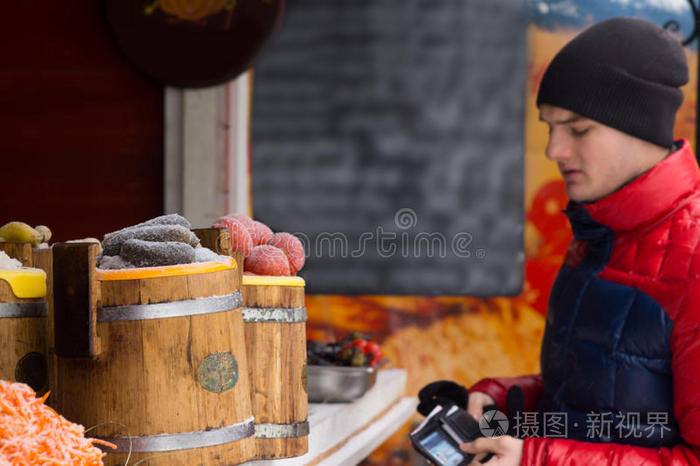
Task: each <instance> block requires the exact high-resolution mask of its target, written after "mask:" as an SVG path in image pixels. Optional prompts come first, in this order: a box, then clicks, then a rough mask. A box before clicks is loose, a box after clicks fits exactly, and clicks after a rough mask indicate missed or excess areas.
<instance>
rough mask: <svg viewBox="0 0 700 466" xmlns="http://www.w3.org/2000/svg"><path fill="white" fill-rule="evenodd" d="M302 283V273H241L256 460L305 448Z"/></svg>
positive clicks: (304, 450) (286, 454)
mask: <svg viewBox="0 0 700 466" xmlns="http://www.w3.org/2000/svg"><path fill="white" fill-rule="evenodd" d="M304 285H305V283H304V280H303V279H301V278H300V277H270V276H255V275H244V276H243V305H244V307H243V321H244V328H245V338H246V348H247V350H248V364H249V373H250V384H251V390H252V391H251V401H252V403H253V413H254V414H255V444H256V450H257V455H256V457H257V459H261V460H262V459H275V458H288V457H292V456H301V455H303V454H305V453H306V452H307V451H308V434H309V424H308V422H307V412H308V397H307V394H306V379H305V376H306V308H305V306H304V304H305V303H304Z"/></svg>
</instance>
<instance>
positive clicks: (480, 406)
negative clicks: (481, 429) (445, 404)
mask: <svg viewBox="0 0 700 466" xmlns="http://www.w3.org/2000/svg"><path fill="white" fill-rule="evenodd" d="M495 403H496V402H495V401H494V399H493V398H491V397H490V396H489V395H487V394H486V393H482V392H472V393H470V394H469V405H468V406H467V412H468V413H469V414H471V415H472V417H474V419H476V422H479V421H480V420H481V416H482V415H483V414H484V406H488V405H492V404H495Z"/></svg>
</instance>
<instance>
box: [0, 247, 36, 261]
mask: <svg viewBox="0 0 700 466" xmlns="http://www.w3.org/2000/svg"><path fill="white" fill-rule="evenodd" d="M0 251H5V254H7V255H8V256H10V257H12V258H13V259H17V260H18V261H20V262H21V263H22V267H33V266H34V265H33V262H32V245H31V244H30V243H6V242H4V241H0Z"/></svg>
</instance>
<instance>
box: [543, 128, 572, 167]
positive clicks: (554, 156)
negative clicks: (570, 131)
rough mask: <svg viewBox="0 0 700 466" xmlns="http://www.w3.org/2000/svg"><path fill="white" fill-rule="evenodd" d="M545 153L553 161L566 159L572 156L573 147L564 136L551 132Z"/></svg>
mask: <svg viewBox="0 0 700 466" xmlns="http://www.w3.org/2000/svg"><path fill="white" fill-rule="evenodd" d="M545 154H546V156H547V158H548V159H549V160H551V161H553V162H558V161H560V160H566V159H568V158H570V157H571V147H570V146H569V144H568V143H567V142H566V140H565V139H564V138H562V137H560V136H555V135H554V134H551V135H550V136H549V142H548V143H547V149H546V151H545Z"/></svg>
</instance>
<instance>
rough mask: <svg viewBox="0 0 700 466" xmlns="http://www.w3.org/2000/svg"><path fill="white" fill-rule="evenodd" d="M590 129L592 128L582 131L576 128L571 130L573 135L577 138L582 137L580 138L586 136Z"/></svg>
mask: <svg viewBox="0 0 700 466" xmlns="http://www.w3.org/2000/svg"><path fill="white" fill-rule="evenodd" d="M589 129H591V128H590V127H588V128H585V129H580V130H579V129H575V128H571V134H573V135H574V136H576V137H580V136H583V135H584V134H586V133H587V132H588V130H589Z"/></svg>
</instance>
